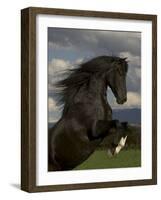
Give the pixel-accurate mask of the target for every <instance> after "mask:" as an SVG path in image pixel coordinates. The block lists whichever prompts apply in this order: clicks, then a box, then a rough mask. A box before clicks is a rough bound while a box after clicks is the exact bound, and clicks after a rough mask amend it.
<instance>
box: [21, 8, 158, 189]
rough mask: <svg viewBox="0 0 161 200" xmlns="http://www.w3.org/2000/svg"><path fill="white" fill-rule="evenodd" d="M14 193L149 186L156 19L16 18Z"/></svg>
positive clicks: (45, 12) (31, 11)
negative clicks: (17, 185) (17, 182)
mask: <svg viewBox="0 0 161 200" xmlns="http://www.w3.org/2000/svg"><path fill="white" fill-rule="evenodd" d="M21 71H22V75H21V100H22V101H21V102H22V103H21V110H22V117H21V120H22V121H21V125H22V127H21V188H22V190H25V191H28V192H45V191H56V190H75V189H90V188H108V187H122V186H136V185H153V184H156V183H157V16H156V15H145V14H131V13H111V12H96V11H82V10H64V9H53V8H33V7H31V8H26V9H23V10H22V11H21Z"/></svg>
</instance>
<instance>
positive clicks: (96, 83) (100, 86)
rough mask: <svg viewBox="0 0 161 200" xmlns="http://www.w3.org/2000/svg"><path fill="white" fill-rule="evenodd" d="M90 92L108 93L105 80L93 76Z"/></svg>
mask: <svg viewBox="0 0 161 200" xmlns="http://www.w3.org/2000/svg"><path fill="white" fill-rule="evenodd" d="M88 90H89V92H90V91H91V92H92V93H93V94H94V95H104V94H105V93H106V85H105V81H104V80H103V78H102V77H93V78H91V80H90V82H89V87H88Z"/></svg>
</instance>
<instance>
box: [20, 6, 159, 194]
mask: <svg viewBox="0 0 161 200" xmlns="http://www.w3.org/2000/svg"><path fill="white" fill-rule="evenodd" d="M38 14H48V15H63V16H81V17H100V18H115V19H131V20H148V21H152V96H153V98H152V134H153V137H152V179H147V180H130V181H126V180H125V181H114V182H101V183H100V182H99V183H83V184H68V185H49V186H36V16H37V15H38ZM154 184H157V16H156V15H145V14H131V13H113V12H97V11H82V10H64V9H53V8H34V7H30V8H26V9H23V10H21V189H22V190H25V191H27V192H45V191H57V190H76V189H90V188H106V187H122V186H136V185H154Z"/></svg>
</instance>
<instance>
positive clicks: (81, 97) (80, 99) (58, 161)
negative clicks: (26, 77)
mask: <svg viewBox="0 0 161 200" xmlns="http://www.w3.org/2000/svg"><path fill="white" fill-rule="evenodd" d="M127 70H128V64H127V62H126V58H119V57H112V56H100V57H96V58H94V59H92V60H90V61H88V62H86V63H83V64H81V65H80V66H79V68H76V69H74V70H71V73H70V75H69V76H68V77H67V78H65V79H64V80H62V81H60V82H58V84H57V86H58V87H59V88H60V96H61V99H60V103H62V104H64V109H63V112H62V117H61V118H60V120H59V121H58V122H57V123H56V124H55V126H54V127H53V128H51V129H50V130H49V137H48V141H49V144H48V147H49V148H48V155H49V170H54V171H58V170H70V169H73V168H74V167H76V166H77V165H79V164H81V163H82V162H83V161H84V160H86V159H87V158H88V157H89V156H90V155H91V154H92V153H93V152H94V150H95V149H96V147H97V146H98V145H99V144H100V143H101V142H102V140H103V138H104V137H106V136H108V135H109V134H110V132H111V130H112V128H114V127H115V126H116V120H112V109H111V108H110V106H109V104H108V102H107V88H108V87H110V88H111V90H112V92H113V94H114V96H115V98H116V101H117V103H118V104H123V103H124V102H126V100H127V90H126V73H127Z"/></svg>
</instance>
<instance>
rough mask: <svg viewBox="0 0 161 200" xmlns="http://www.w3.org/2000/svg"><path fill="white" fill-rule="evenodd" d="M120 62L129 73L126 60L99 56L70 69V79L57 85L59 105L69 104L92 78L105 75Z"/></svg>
mask: <svg viewBox="0 0 161 200" xmlns="http://www.w3.org/2000/svg"><path fill="white" fill-rule="evenodd" d="M118 61H122V62H125V63H126V65H125V67H126V68H125V71H126V72H127V62H126V58H120V57H115V56H99V57H96V58H93V59H91V60H89V61H87V62H85V63H82V64H80V65H79V67H77V68H75V69H70V70H69V74H68V77H67V78H65V79H63V80H61V81H58V82H57V83H56V84H55V87H56V89H57V90H56V94H57V96H58V102H57V104H58V105H62V104H64V105H65V104H68V103H69V102H70V101H71V100H72V98H73V97H74V95H75V94H76V92H77V91H78V90H79V88H80V87H81V86H82V85H84V84H87V83H89V81H90V79H91V77H93V75H96V74H98V73H99V74H103V73H105V72H107V71H108V70H110V69H111V68H113V67H114V64H115V63H116V62H118Z"/></svg>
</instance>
